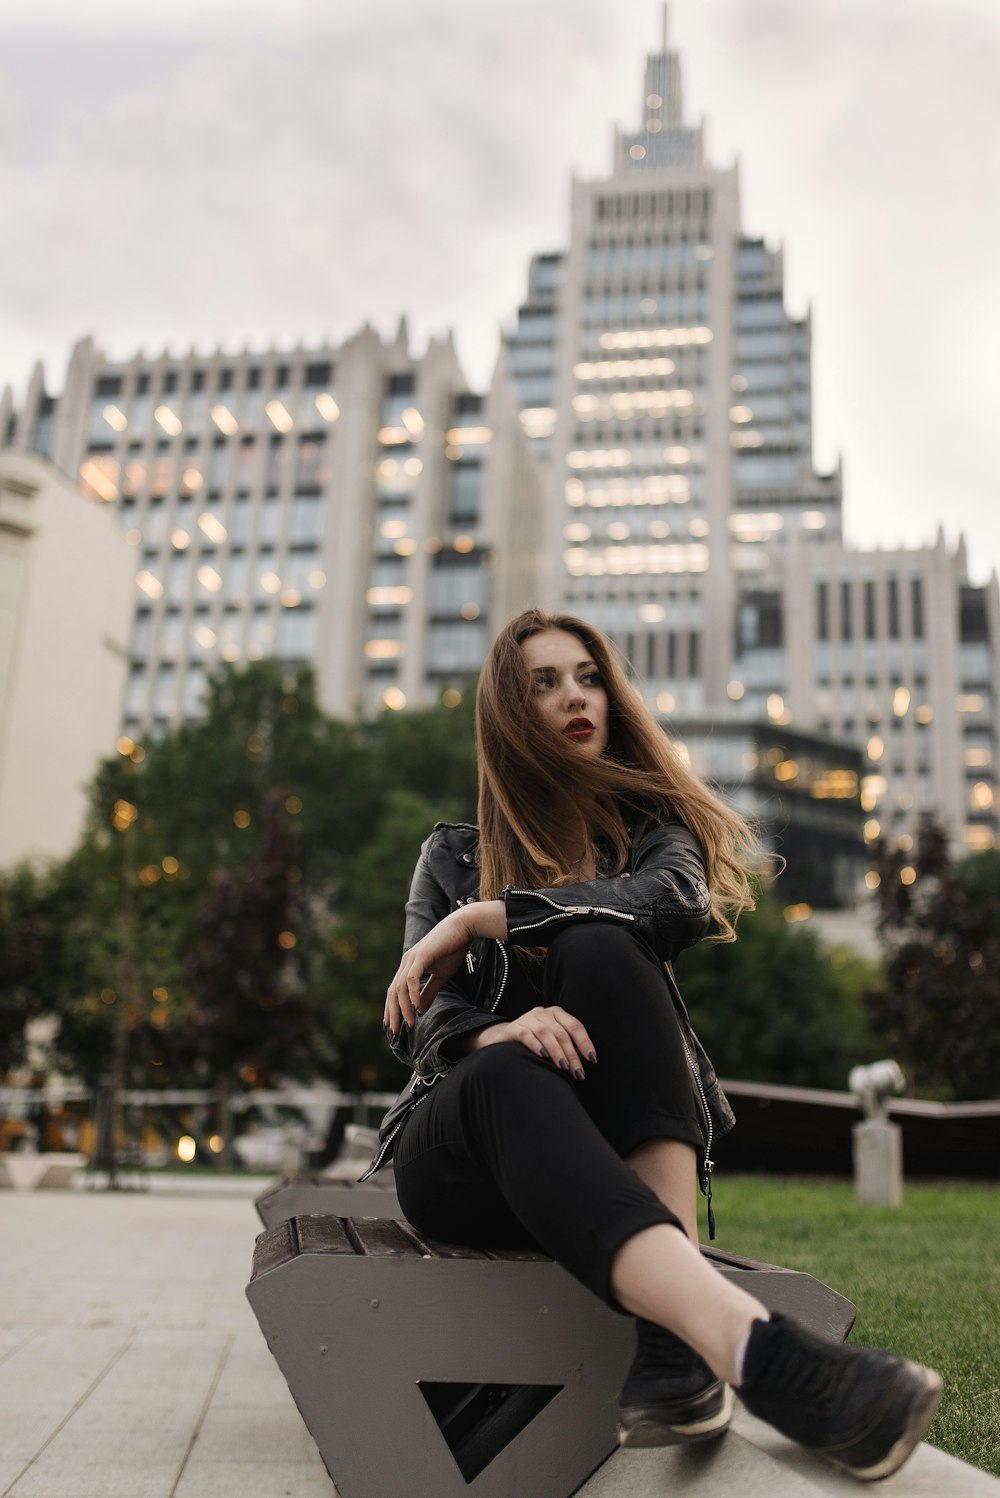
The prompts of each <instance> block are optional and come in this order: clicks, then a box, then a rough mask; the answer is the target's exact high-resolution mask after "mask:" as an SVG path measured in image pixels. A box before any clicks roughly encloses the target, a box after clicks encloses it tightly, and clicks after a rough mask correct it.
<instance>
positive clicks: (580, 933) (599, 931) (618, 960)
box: [545, 920, 659, 981]
mask: <svg viewBox="0 0 1000 1498" xmlns="http://www.w3.org/2000/svg"><path fill="white" fill-rule="evenodd" d="M651 959H653V960H654V961H655V954H654V953H653V952H652V949H651V948H650V947H649V946H648V945H647V944H646V942H645V941H644V940H643V939H642V937H641V936H639V935H637V933H636V932H634V931H633V930H631V929H630V928H629V927H628V926H625V925H619V924H617V923H612V922H611V921H598V920H588V921H573V922H570V923H567V924H566V925H565V926H564V927H563V929H562V930H561V931H559V932H558V933H557V934H556V935H555V936H554V937H553V938H552V941H551V942H550V943H549V950H548V954H547V958H546V963H545V967H546V974H547V975H551V974H552V973H560V974H563V973H565V972H566V970H567V969H569V968H572V969H573V970H575V971H578V972H582V973H583V975H584V976H585V977H586V978H587V979H588V980H591V981H592V980H593V978H594V977H595V976H596V975H598V974H600V973H602V972H607V973H609V974H620V973H621V972H622V969H623V967H625V968H631V967H632V966H633V965H634V964H636V963H639V964H648V963H649V962H650V960H651ZM655 966H656V967H657V968H658V967H659V963H658V961H655Z"/></svg>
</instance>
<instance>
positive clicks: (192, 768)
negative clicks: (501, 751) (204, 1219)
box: [0, 661, 476, 1089]
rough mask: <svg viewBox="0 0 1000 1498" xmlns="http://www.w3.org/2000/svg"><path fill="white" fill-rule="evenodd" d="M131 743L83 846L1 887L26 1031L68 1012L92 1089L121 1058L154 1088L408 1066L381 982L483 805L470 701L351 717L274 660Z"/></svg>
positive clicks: (386, 1074) (0, 960) (6, 980)
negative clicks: (413, 879) (160, 732)
mask: <svg viewBox="0 0 1000 1498" xmlns="http://www.w3.org/2000/svg"><path fill="white" fill-rule="evenodd" d="M121 748H122V750H123V751H124V752H123V753H120V754H118V755H116V756H114V757H113V758H112V759H109V760H107V761H106V762H105V763H104V764H102V765H101V766H100V768H99V770H98V772H97V774H96V776H95V779H94V783H93V786H92V790H91V798H90V811H89V816H88V820H87V825H86V828H85V831H84V835H83V837H82V838H81V840H80V843H79V845H78V847H77V848H76V849H75V850H74V852H73V853H72V854H71V856H70V857H69V858H67V859H66V860H65V861H64V862H63V863H62V864H60V865H58V866H56V867H55V868H53V869H52V870H51V871H49V872H46V873H44V874H41V873H38V874H35V873H31V872H30V871H24V872H22V873H20V874H17V875H14V874H11V875H8V876H7V877H6V879H5V880H4V881H3V883H2V885H0V935H3V934H4V923H5V922H6V923H7V925H9V926H10V928H11V930H13V929H14V927H16V930H17V940H16V941H14V940H12V941H10V942H8V943H5V953H4V955H3V956H2V957H0V1014H6V1015H8V1016H10V1017H11V1020H12V1024H11V1026H10V1028H11V1029H13V1030H14V1031H15V1033H16V1034H20V1033H21V1031H22V1029H23V1018H24V1017H26V1016H27V1013H28V1008H30V1010H31V1012H49V1013H53V1014H55V1015H57V1016H58V1032H57V1035H56V1040H55V1052H56V1056H57V1058H58V1059H59V1061H60V1062H61V1064H62V1065H63V1066H64V1068H65V1069H66V1070H69V1071H71V1072H73V1073H74V1074H76V1075H77V1076H79V1077H81V1079H82V1080H84V1081H87V1082H88V1083H90V1084H91V1085H95V1086H96V1085H98V1084H99V1083H100V1082H102V1080H105V1079H106V1078H107V1076H108V1073H109V1069H110V1070H113V1069H114V1067H113V1062H114V1065H119V1064H120V1065H121V1067H122V1068H123V1073H122V1080H121V1085H125V1084H126V1082H127V1083H129V1084H131V1085H135V1086H143V1087H150V1086H152V1087H156V1086H157V1085H171V1086H179V1085H185V1084H190V1083H198V1084H200V1085H205V1083H206V1081H207V1082H209V1083H210V1084H211V1085H215V1084H216V1083H221V1082H222V1081H223V1080H224V1079H226V1085H234V1086H235V1085H239V1086H245V1085H249V1082H248V1079H251V1078H253V1079H264V1078H269V1079H273V1078H275V1077H276V1076H277V1075H279V1074H281V1075H296V1076H299V1075H306V1074H307V1073H309V1074H313V1075H326V1076H331V1077H333V1078H334V1079H335V1080H336V1081H338V1082H339V1083H340V1084H341V1085H342V1086H344V1087H347V1088H350V1089H353V1088H355V1087H357V1086H359V1085H362V1086H364V1085H376V1084H379V1083H385V1084H386V1085H391V1083H393V1082H395V1081H396V1080H397V1078H396V1075H395V1070H396V1069H395V1067H394V1064H393V1063H392V1060H391V1057H389V1056H388V1053H387V1052H385V1051H384V1047H383V1043H382V1031H381V1012H382V1005H383V1002H384V996H385V986H386V983H387V982H388V979H389V978H390V977H391V975H392V972H393V970H394V967H395V963H396V960H397V957H398V953H399V947H400V939H401V935H402V907H403V903H404V901H405V898H406V891H407V888H408V883H409V878H410V874H411V872H412V868H413V863H414V860H415V858H416V855H417V852H418V851H419V845H420V842H421V840H422V838H423V837H425V836H426V835H427V833H428V832H429V831H430V829H431V827H432V826H433V824H434V822H435V821H436V820H459V819H467V818H470V817H471V816H473V815H474V812H475V784H476V779H475V756H474V749H473V732H472V716H471V699H467V700H466V701H465V702H463V703H462V704H461V706H460V707H457V708H451V709H449V708H446V707H444V706H442V707H439V708H435V709H431V710H429V711H422V712H411V713H392V712H386V713H383V714H381V715H380V716H379V717H378V718H377V719H376V720H374V721H373V722H370V723H363V722H359V723H342V722H338V721H336V720H333V719H331V718H329V717H327V715H326V714H325V713H324V712H323V711H322V709H321V708H320V706H319V704H318V702H317V699H316V695H315V688H314V683H313V678H312V675H311V673H310V672H308V671H306V670H300V671H297V672H289V671H288V670H287V669H285V668H283V667H282V666H281V665H280V664H279V663H277V662H274V661H264V662H260V663H257V664H255V665H253V666H251V667H249V668H248V669H246V670H245V671H240V672H237V671H234V670H231V669H225V670H223V671H222V672H221V673H220V674H219V675H218V676H217V677H216V678H215V679H214V680H213V681H212V682H211V684H210V692H209V698H208V701H207V704H206V714H205V717H204V718H203V719H202V720H201V721H200V722H198V723H192V724H186V725H183V726H182V727H180V728H178V729H177V730H176V731H174V732H172V733H168V734H166V735H164V737H163V738H162V739H160V740H158V741H154V742H150V743H149V744H147V745H133V744H132V743H131V742H129V741H126V742H124V743H123V744H122V745H121ZM281 933H286V934H287V936H288V937H290V938H292V939H293V941H294V944H293V945H289V946H286V947H282V946H281V943H280V942H279V943H278V946H277V947H275V945H274V942H275V941H277V938H278V936H280V935H281ZM26 1006H28V1007H26ZM11 1047H12V1049H11V1051H10V1054H11V1055H12V1056H16V1055H19V1054H20V1051H18V1050H17V1045H16V1043H15V1042H14V1041H11ZM7 1064H9V1062H8V1063H7ZM234 1079H235V1080H234Z"/></svg>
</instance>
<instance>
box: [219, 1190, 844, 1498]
mask: <svg viewBox="0 0 1000 1498" xmlns="http://www.w3.org/2000/svg"><path fill="white" fill-rule="evenodd" d="M707 1256H708V1257H710V1258H711V1259H712V1260H713V1262H714V1263H715V1264H716V1265H717V1267H718V1268H719V1269H720V1271H721V1272H722V1273H723V1274H725V1275H727V1276H729V1277H732V1278H734V1279H736V1280H737V1281H738V1282H741V1283H746V1284H747V1285H748V1286H750V1287H752V1289H753V1292H754V1294H756V1295H757V1296H758V1297H759V1298H760V1299H761V1300H762V1301H763V1302H764V1303H765V1304H766V1305H768V1306H769V1307H770V1308H771V1309H774V1310H782V1311H788V1312H790V1313H791V1314H793V1315H795V1316H797V1317H798V1318H799V1319H800V1320H803V1321H805V1322H806V1323H807V1324H808V1325H810V1326H812V1327H813V1329H814V1330H816V1331H818V1332H820V1333H821V1334H823V1335H826V1336H831V1337H834V1338H836V1339H837V1340H842V1339H843V1337H844V1336H846V1334H847V1332H848V1331H849V1329H850V1327H851V1325H852V1324H853V1321H854V1307H853V1306H852V1305H851V1304H850V1302H849V1301H846V1300H845V1299H844V1297H843V1296H840V1295H837V1294H836V1292H835V1291H833V1290H830V1289H829V1288H828V1287H827V1286H825V1285H822V1284H820V1283H819V1281H817V1280H814V1279H812V1277H811V1276H809V1275H802V1274H798V1273H794V1272H792V1271H788V1270H782V1269H777V1268H775V1266H773V1265H759V1266H758V1265H755V1264H754V1263H753V1261H751V1260H746V1259H737V1258H735V1257H733V1256H730V1255H723V1254H719V1253H717V1252H713V1253H711V1254H709V1255H707ZM247 1296H248V1298H249V1300H250V1304H251V1306H252V1307H253V1310H254V1312H255V1314H256V1316H257V1320H258V1322H259V1323H260V1327H261V1330H262V1331H263V1333H264V1336H265V1337H266V1339H267V1343H268V1346H269V1347H270V1349H271V1351H272V1353H273V1354H274V1356H275V1358H276V1359H277V1361H278V1364H279V1366H280V1368H281V1371H282V1373H283V1374H284V1376H285V1378H286V1380H287V1382H288V1386H289V1388H290V1390H291V1392H292V1395H293V1397H294V1399H295V1402H296V1404H297V1405H298V1407H299V1410H300V1412H301V1414H302V1416H303V1419H304V1420H305V1422H306V1425H307V1426H308V1428H309V1431H310V1433H311V1435H312V1436H313V1439H314V1440H315V1441H316V1444H317V1446H318V1447H319V1451H320V1454H321V1456H322V1458H323V1461H324V1463H325V1464H326V1467H327V1470H328V1471H329V1473H330V1476H331V1477H332V1478H333V1480H334V1482H335V1483H336V1485H337V1488H338V1491H339V1493H340V1494H341V1498H386V1495H388V1494H398V1493H404V1492H408V1493H412V1494H414V1495H421V1498H431V1495H433V1498H460V1495H464V1494H469V1495H472V1498H519V1495H524V1498H529V1495H530V1498H568V1495H569V1494H572V1493H575V1492H576V1491H577V1489H578V1488H580V1486H581V1484H582V1483H584V1482H586V1480H587V1479H588V1477H590V1475H591V1474H592V1473H594V1472H595V1471H596V1469H597V1468H598V1467H599V1466H600V1465H601V1464H602V1463H603V1462H605V1461H606V1460H607V1458H608V1457H609V1455H611V1453H612V1452H616V1451H617V1433H616V1422H615V1410H616V1402H617V1397H618V1393H619V1390H620V1388H621V1385H622V1383H623V1382H624V1379H625V1374H626V1372H627V1370H628V1365H629V1363H630V1361H631V1359H632V1356H633V1353H634V1349H635V1328H634V1323H633V1321H632V1320H631V1319H630V1318H629V1317H625V1316H620V1315H616V1314H615V1313H614V1312H613V1311H610V1310H608V1309H607V1307H605V1306H603V1305H602V1304H601V1303H600V1302H599V1301H598V1300H596V1299H595V1297H594V1296H592V1295H591V1294H590V1293H589V1292H588V1291H587V1290H585V1289H584V1288H583V1286H582V1285H579V1284H578V1283H577V1282H576V1281H575V1280H574V1279H573V1278H572V1277H571V1276H570V1275H569V1274H567V1273H566V1271H565V1270H564V1269H562V1268H561V1267H560V1266H559V1265H558V1264H555V1263H554V1262H553V1261H552V1260H551V1259H547V1258H545V1257H543V1256H542V1255H538V1254H530V1253H513V1252H511V1253H485V1252H480V1251H477V1250H468V1249H463V1248H457V1247H455V1246H454V1245H448V1244H436V1243H428V1242H424V1241H422V1240H421V1239H419V1238H418V1237H417V1235H416V1234H415V1233H414V1232H413V1230H412V1229H411V1228H409V1227H408V1225H407V1224H405V1223H403V1222H393V1221H387V1220H382V1219H375V1218H353V1219H352V1218H340V1217H322V1216H298V1217H294V1218H290V1219H287V1220H285V1221H284V1222H281V1223H278V1224H277V1225H276V1226H275V1227H273V1228H270V1229H269V1230H268V1231H267V1232H265V1233H262V1234H261V1236H260V1238H259V1239H258V1240H257V1248H256V1251H255V1254H254V1268H253V1278H252V1280H251V1282H250V1285H249V1286H248V1288H247ZM622 1454H623V1455H624V1453H622ZM418 1473H419V1479H417V1477H416V1474H418Z"/></svg>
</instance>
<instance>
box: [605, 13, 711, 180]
mask: <svg viewBox="0 0 1000 1498" xmlns="http://www.w3.org/2000/svg"><path fill="white" fill-rule="evenodd" d="M669 10H670V7H669V6H668V5H667V4H664V5H663V9H662V26H661V31H662V38H661V44H660V50H659V51H658V52H653V53H650V54H649V56H647V58H646V70H645V74H644V77H643V85H642V100H641V113H640V116H639V119H640V127H639V129H638V130H637V131H636V132H635V134H634V135H630V134H618V135H617V137H616V140H615V171H616V172H620V171H634V170H637V169H638V170H648V169H649V168H650V167H654V168H656V167H670V166H701V165H702V135H701V127H700V126H695V127H693V128H692V127H689V126H687V125H685V123H684V93H683V86H682V79H681V64H680V58H679V57H678V55H677V53H676V52H672V51H671V50H670V47H669V45H668V41H667V35H668V16H669Z"/></svg>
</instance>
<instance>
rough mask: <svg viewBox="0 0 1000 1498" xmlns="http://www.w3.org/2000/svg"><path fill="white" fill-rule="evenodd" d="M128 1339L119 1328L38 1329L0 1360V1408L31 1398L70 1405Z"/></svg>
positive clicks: (70, 1327) (80, 1397) (27, 1400)
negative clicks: (0, 1361)
mask: <svg viewBox="0 0 1000 1498" xmlns="http://www.w3.org/2000/svg"><path fill="white" fill-rule="evenodd" d="M25 1330H26V1331H27V1330H28V1329H27V1328H26V1329H25ZM127 1340H128V1333H127V1332H125V1331H123V1329H122V1328H120V1327H118V1328H116V1327H109V1328H101V1329H100V1330H96V1331H95V1330H91V1329H89V1328H84V1329H82V1330H81V1329H80V1328H78V1327H75V1326H73V1325H68V1326H63V1327H60V1328H58V1329H57V1328H55V1327H53V1328H42V1329H41V1330H39V1331H37V1333H36V1334H35V1335H34V1336H31V1337H29V1338H28V1339H27V1340H25V1341H24V1342H23V1343H22V1345H21V1346H20V1347H18V1348H17V1349H16V1350H14V1351H12V1352H11V1353H10V1355H9V1356H8V1357H6V1358H5V1359H4V1361H3V1362H2V1363H0V1409H10V1408H12V1407H23V1405H24V1404H25V1403H27V1402H29V1401H31V1400H33V1399H37V1400H39V1401H40V1402H42V1403H44V1404H61V1405H63V1406H64V1407H65V1408H66V1409H69V1408H71V1407H72V1406H73V1405H74V1404H75V1403H76V1401H77V1400H78V1399H82V1397H83V1396H84V1394H86V1392H87V1390H88V1389H89V1388H90V1386H91V1385H92V1384H93V1382H94V1380H95V1379H96V1378H99V1377H100V1376H101V1374H102V1373H103V1372H104V1370H105V1369H106V1368H107V1366H108V1364H109V1362H110V1361H111V1359H112V1358H113V1357H114V1356H115V1354H116V1353H118V1352H120V1351H121V1349H122V1348H123V1347H124V1345H125V1343H126V1342H127Z"/></svg>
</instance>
